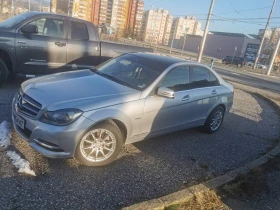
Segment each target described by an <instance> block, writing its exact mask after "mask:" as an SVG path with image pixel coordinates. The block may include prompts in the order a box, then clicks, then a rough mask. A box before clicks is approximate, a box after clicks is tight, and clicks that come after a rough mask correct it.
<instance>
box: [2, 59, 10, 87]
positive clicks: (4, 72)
mask: <svg viewBox="0 0 280 210" xmlns="http://www.w3.org/2000/svg"><path fill="white" fill-rule="evenodd" d="M8 76H9V70H8V67H7V65H6V64H5V62H4V61H3V60H2V59H0V86H1V85H3V84H4V83H5V82H6V81H7V79H8Z"/></svg>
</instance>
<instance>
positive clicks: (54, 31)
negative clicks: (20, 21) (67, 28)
mask: <svg viewBox="0 0 280 210" xmlns="http://www.w3.org/2000/svg"><path fill="white" fill-rule="evenodd" d="M28 25H36V26H37V27H38V34H36V35H39V36H48V37H58V38H63V34H64V27H63V21H62V20H55V19H50V18H41V19H37V20H34V21H32V22H30V23H28Z"/></svg>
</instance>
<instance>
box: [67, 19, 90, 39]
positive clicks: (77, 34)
mask: <svg viewBox="0 0 280 210" xmlns="http://www.w3.org/2000/svg"><path fill="white" fill-rule="evenodd" d="M71 39H74V40H88V39H89V36H88V30H87V25H86V24H85V23H80V22H76V21H71Z"/></svg>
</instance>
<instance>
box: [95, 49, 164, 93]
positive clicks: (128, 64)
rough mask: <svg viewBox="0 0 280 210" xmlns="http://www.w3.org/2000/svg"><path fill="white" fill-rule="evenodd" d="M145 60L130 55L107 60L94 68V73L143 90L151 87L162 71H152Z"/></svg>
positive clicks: (152, 68) (149, 64) (151, 66)
mask: <svg viewBox="0 0 280 210" xmlns="http://www.w3.org/2000/svg"><path fill="white" fill-rule="evenodd" d="M145 61H147V59H143V58H140V57H138V56H134V55H131V54H126V55H123V56H120V57H118V58H115V59H112V60H109V61H107V62H105V63H103V64H101V65H99V66H97V67H96V68H95V70H96V73H98V74H100V75H101V76H104V77H107V78H108V79H111V80H113V81H115V82H118V83H120V84H122V85H126V86H129V87H132V88H134V89H137V90H144V89H145V88H147V87H148V86H149V85H151V84H152V83H153V82H154V81H155V79H156V78H157V77H158V76H159V75H160V74H161V72H162V71H160V70H156V69H154V67H156V65H151V62H150V61H147V62H145Z"/></svg>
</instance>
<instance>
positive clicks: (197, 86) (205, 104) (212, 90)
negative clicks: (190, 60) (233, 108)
mask: <svg viewBox="0 0 280 210" xmlns="http://www.w3.org/2000/svg"><path fill="white" fill-rule="evenodd" d="M190 73H191V83H190V89H191V97H192V100H193V101H195V104H196V106H195V109H193V110H192V114H193V115H194V116H195V119H194V120H195V121H196V122H197V123H203V122H204V121H205V119H206V118H207V117H208V114H209V113H210V112H211V110H212V109H213V108H214V107H215V106H216V104H217V101H218V99H219V97H220V94H221V92H222V88H221V86H220V83H219V81H218V79H217V78H216V76H215V75H214V74H213V73H212V72H211V71H210V70H208V69H207V68H205V67H203V66H195V65H193V66H191V72H190Z"/></svg>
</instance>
